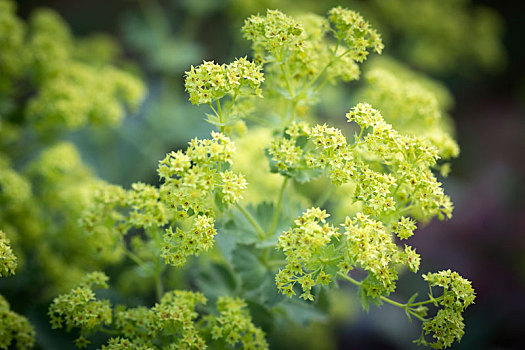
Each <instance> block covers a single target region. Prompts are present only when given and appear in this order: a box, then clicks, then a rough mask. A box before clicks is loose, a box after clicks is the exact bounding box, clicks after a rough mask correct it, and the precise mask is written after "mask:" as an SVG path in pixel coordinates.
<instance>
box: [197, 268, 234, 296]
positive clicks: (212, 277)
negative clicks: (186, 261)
mask: <svg viewBox="0 0 525 350" xmlns="http://www.w3.org/2000/svg"><path fill="white" fill-rule="evenodd" d="M195 283H196V284H197V287H198V288H199V290H200V291H201V292H202V293H204V295H206V297H208V298H209V299H217V298H218V297H220V296H223V295H233V294H234V291H235V289H236V285H237V282H236V280H235V276H234V275H233V274H232V272H231V271H230V270H229V269H228V268H227V267H226V266H223V265H218V264H210V265H208V268H206V269H204V270H201V271H200V273H199V275H198V277H197V279H196V281H195Z"/></svg>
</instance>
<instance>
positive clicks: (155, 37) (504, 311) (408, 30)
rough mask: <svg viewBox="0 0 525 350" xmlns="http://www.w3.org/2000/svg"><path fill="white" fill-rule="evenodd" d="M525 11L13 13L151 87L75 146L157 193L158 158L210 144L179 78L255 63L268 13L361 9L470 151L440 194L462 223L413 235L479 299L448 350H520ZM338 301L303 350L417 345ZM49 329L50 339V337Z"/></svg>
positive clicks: (406, 328)
mask: <svg viewBox="0 0 525 350" xmlns="http://www.w3.org/2000/svg"><path fill="white" fill-rule="evenodd" d="M519 3H520V2H519V1H510V0H507V1H497V0H494V1H488V0H486V1H472V2H469V1H465V0H462V1H460V0H448V1H417V0H414V1H410V0H405V1H402V0H400V1H387V0H384V1H380V0H377V1H331V0H330V1H289V0H281V1H276V0H259V1H256V0H171V1H170V0H165V1H148V0H142V1H138V0H113V1H103V0H93V1H66V0H61V1H59V0H55V1H18V5H19V11H18V12H19V15H20V16H21V17H22V18H27V17H28V16H29V14H30V13H31V11H33V10H34V9H35V8H37V7H41V6H45V7H50V8H53V9H55V10H56V11H57V12H58V13H59V14H60V15H61V16H62V17H63V18H64V19H65V20H66V21H67V23H68V24H69V25H70V26H71V29H72V31H73V33H74V34H75V35H76V36H78V37H82V36H85V35H88V34H89V35H92V34H93V33H103V34H109V35H110V36H111V37H113V38H114V40H116V41H117V42H118V43H119V45H120V47H121V49H122V52H121V53H120V56H121V58H122V59H123V60H124V61H125V62H126V63H125V64H126V65H128V66H129V67H130V69H131V70H133V71H136V72H137V73H138V74H139V75H140V76H142V78H143V80H144V81H145V82H146V83H147V86H148V95H147V97H146V99H145V101H144V103H143V105H142V106H141V108H140V110H139V112H138V113H136V115H133V116H131V117H128V118H126V119H125V120H124V122H123V124H122V125H121V126H119V127H117V128H113V129H104V130H102V129H101V130H95V131H93V130H89V131H86V130H84V131H76V132H74V133H73V134H71V135H69V136H68V138H70V139H71V140H73V141H74V142H75V143H76V144H77V145H78V146H79V147H80V149H81V152H82V157H83V159H84V161H85V162H86V163H88V164H89V165H90V166H91V167H92V168H93V169H95V171H96V173H97V174H98V175H99V176H100V177H101V178H103V179H105V180H107V181H109V182H111V183H116V184H121V185H124V186H129V185H130V184H131V183H132V182H135V181H139V180H140V181H144V182H147V183H156V182H157V181H158V179H157V175H156V173H155V169H156V165H157V161H158V159H161V158H162V157H163V156H164V154H165V153H166V152H168V151H170V150H173V149H177V148H181V147H184V145H185V143H186V142H187V141H188V140H189V139H190V138H193V137H201V136H205V135H206V134H209V131H210V130H211V126H210V125H207V124H206V123H205V122H204V121H203V118H202V110H201V109H199V108H197V107H193V106H191V104H190V103H189V102H188V101H187V95H186V94H185V93H184V87H183V75H184V71H185V70H187V69H188V67H189V66H190V65H191V64H193V65H196V64H199V63H200V62H202V60H215V61H217V62H220V63H223V62H228V61H229V60H231V59H233V58H235V57H242V56H245V55H247V54H248V53H249V43H248V42H247V41H245V40H243V39H242V37H241V34H240V30H239V29H240V27H241V25H242V23H243V20H244V18H245V17H247V16H249V15H251V14H255V13H257V12H260V13H262V12H264V11H265V9H266V8H278V9H281V10H283V11H284V12H287V13H289V14H292V15H293V14H296V13H302V12H309V11H311V12H315V13H318V14H323V13H326V11H327V10H328V9H329V8H331V7H333V6H335V5H343V6H347V7H349V8H353V9H357V10H359V11H361V13H362V14H363V15H364V16H365V18H367V19H369V20H370V21H371V22H372V24H373V25H374V26H376V27H377V28H378V30H379V32H380V33H381V34H383V36H384V41H385V54H386V55H390V56H393V57H395V58H396V59H397V60H399V61H401V62H403V63H405V64H407V65H409V66H411V67H412V68H414V69H416V70H418V71H421V72H424V73H426V74H428V75H430V76H432V77H433V78H434V79H436V80H439V81H441V82H443V83H444V84H445V85H446V86H447V87H448V88H449V89H450V90H451V92H452V95H453V97H454V100H455V104H454V107H453V109H452V111H451V115H452V117H453V119H454V121H455V123H456V128H457V140H458V142H459V145H460V148H461V154H460V156H459V157H458V158H457V159H455V160H454V161H453V162H452V173H451V175H450V177H449V178H448V179H446V182H445V185H444V187H445V190H446V192H447V193H448V194H449V195H450V196H451V198H452V200H453V202H454V203H455V207H456V209H455V212H454V217H453V219H452V220H449V221H445V222H438V221H435V222H432V223H430V225H428V226H427V227H425V228H423V229H421V230H419V232H418V234H417V235H415V237H414V238H413V239H412V243H413V246H414V247H416V248H417V249H418V251H419V252H420V254H421V255H422V256H423V258H424V259H423V263H424V266H422V270H423V271H428V270H429V269H432V270H438V269H447V268H451V269H454V270H456V271H458V273H460V274H461V275H463V276H465V277H466V278H468V279H470V280H471V281H472V282H473V286H474V288H475V290H476V292H477V296H478V298H477V300H476V304H475V306H473V307H471V308H469V310H468V311H467V312H466V315H465V317H466V320H465V321H466V325H467V326H466V329H465V332H466V334H465V336H464V338H463V340H462V342H461V343H460V344H456V345H454V346H453V349H524V348H525V338H524V337H523V331H524V330H525V321H524V319H523V315H524V314H525V299H524V298H523V296H524V295H525V286H524V284H525V282H524V281H525V273H524V271H525V206H524V200H523V198H524V195H525V191H524V180H525V162H524V160H525V159H524V157H523V154H524V151H525V117H524V115H525V113H524V110H525V66H524V64H523V63H524V62H525V47H524V45H523V37H524V35H525V28H524V27H525V12H524V11H523V10H520V9H518V7H519ZM350 93H351V90H349V92H348V94H350ZM350 99H351V96H350ZM353 104H354V103H350V102H349V103H348V105H347V106H342V107H341V108H342V109H341V111H339V109H338V108H334V109H335V110H336V111H338V112H340V113H339V115H336V116H332V117H331V116H330V115H328V116H327V118H342V114H341V113H344V111H346V110H348V109H349V108H350V107H351V106H352V105H353ZM406 279H407V281H406V282H411V281H410V280H409V277H406ZM400 285H402V283H400ZM349 289H350V288H349ZM407 289H408V288H407ZM400 292H401V293H403V290H401V291H400ZM407 293H408V291H407ZM350 295H351V296H353V295H354V293H353V291H351V294H350ZM340 299H341V300H340V308H341V309H342V311H343V312H341V314H342V316H341V319H340V320H338V321H337V322H335V321H334V322H333V323H332V324H329V325H328V326H327V328H326V329H328V331H326V329H325V330H324V331H320V330H319V329H320V327H319V326H315V325H314V326H312V327H311V329H309V332H310V334H312V335H313V336H312V337H309V338H308V339H307V341H304V340H303V342H304V344H302V347H303V348H305V349H328V348H335V349H406V348H408V346H409V344H410V340H411V339H414V338H416V337H417V334H416V333H417V327H416V326H415V325H411V324H409V323H408V322H407V321H406V317H405V315H404V313H403V312H402V311H400V310H394V309H393V308H392V309H391V308H390V307H389V306H383V307H382V309H381V310H378V309H377V308H373V309H372V310H371V311H370V314H368V315H367V314H365V313H364V312H362V311H361V310H360V309H359V306H358V304H357V303H356V302H355V300H354V299H352V298H351V297H349V296H348V295H347V294H344V293H341V295H340ZM38 330H39V329H37V331H38ZM49 332H51V333H49V334H47V335H45V334H44V335H43V337H52V336H53V333H52V331H49ZM302 334H303V332H299V331H298V332H297V334H296V335H295V336H294V334H293V332H292V333H290V332H289V333H287V334H282V335H278V339H280V340H281V341H280V342H279V343H280V344H279V348H283V349H291V348H294V347H297V344H300V343H301V339H302ZM39 336H42V335H39ZM276 346H277V345H276Z"/></svg>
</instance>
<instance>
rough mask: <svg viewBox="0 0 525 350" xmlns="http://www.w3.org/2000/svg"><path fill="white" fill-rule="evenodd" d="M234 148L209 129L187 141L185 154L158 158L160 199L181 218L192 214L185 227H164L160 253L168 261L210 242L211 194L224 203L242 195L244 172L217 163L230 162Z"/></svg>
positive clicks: (212, 230)
mask: <svg viewBox="0 0 525 350" xmlns="http://www.w3.org/2000/svg"><path fill="white" fill-rule="evenodd" d="M234 151H235V146H234V144H233V142H232V141H231V140H230V139H229V138H228V137H226V136H224V135H223V134H220V133H216V132H212V139H209V140H198V139H194V140H192V141H190V144H189V147H188V149H187V151H186V154H184V153H182V152H172V153H169V154H168V155H167V156H166V158H164V159H163V160H161V161H160V163H159V169H158V173H159V175H160V177H161V178H162V179H163V180H164V183H163V184H162V185H161V188H160V192H161V196H162V200H163V202H165V203H166V204H167V205H168V206H169V207H170V208H171V209H173V210H175V211H176V212H177V214H178V215H179V218H181V219H182V218H186V217H188V216H192V215H193V217H192V218H189V220H190V221H191V223H190V224H189V227H188V229H186V230H182V229H179V228H177V230H176V232H173V230H172V229H171V228H168V230H167V231H166V234H165V235H164V246H163V248H162V249H163V252H162V256H163V257H164V258H165V259H166V261H167V262H168V263H170V264H173V265H177V266H180V265H182V264H184V262H185V261H186V256H188V255H190V254H198V253H199V252H201V251H203V250H204V251H205V250H208V249H209V248H210V247H211V246H212V245H213V237H214V236H215V234H216V233H217V232H216V230H215V228H214V227H213V224H214V208H213V204H212V203H213V198H216V199H218V200H219V202H221V203H223V204H224V205H229V204H234V203H236V202H237V201H239V200H240V199H241V198H242V191H243V190H244V189H245V188H246V180H245V179H244V176H243V175H241V174H235V173H234V172H232V171H230V170H226V169H225V170H222V169H224V167H221V164H224V165H229V164H232V157H233V153H234ZM214 196H215V197H214Z"/></svg>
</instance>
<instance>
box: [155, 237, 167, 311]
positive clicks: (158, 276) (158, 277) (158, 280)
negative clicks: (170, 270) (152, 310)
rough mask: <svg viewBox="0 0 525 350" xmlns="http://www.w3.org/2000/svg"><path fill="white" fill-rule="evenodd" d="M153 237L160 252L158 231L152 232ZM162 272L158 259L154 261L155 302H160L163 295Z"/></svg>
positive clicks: (160, 262) (162, 267)
mask: <svg viewBox="0 0 525 350" xmlns="http://www.w3.org/2000/svg"><path fill="white" fill-rule="evenodd" d="M153 237H154V239H155V244H156V245H157V249H158V251H160V250H161V240H160V236H159V230H158V229H155V231H154V232H153ZM162 272H164V266H163V264H162V261H161V260H160V257H158V258H157V259H156V260H155V276H154V278H155V292H156V293H157V301H159V302H160V299H161V298H162V296H163V295H164V285H163V284H162Z"/></svg>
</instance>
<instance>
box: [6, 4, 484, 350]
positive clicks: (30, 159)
mask: <svg viewBox="0 0 525 350" xmlns="http://www.w3.org/2000/svg"><path fill="white" fill-rule="evenodd" d="M414 6H415V5H414ZM0 9H2V10H3V11H1V12H0V27H2V28H4V27H5V28H7V29H9V30H6V31H5V32H4V31H2V32H0V48H1V49H2V50H0V73H2V78H1V79H2V80H1V81H0V113H1V114H0V116H1V117H2V119H1V120H0V127H1V129H0V135H1V137H2V138H1V145H0V207H1V209H2V211H1V213H0V225H1V227H2V228H3V229H4V230H5V232H6V234H4V233H3V232H2V231H0V259H1V260H0V263H1V264H2V267H1V270H0V272H1V274H2V276H4V275H8V274H12V273H13V271H14V269H15V267H16V264H17V258H15V256H14V255H13V251H12V250H11V248H10V246H9V242H10V241H9V240H8V239H7V237H9V239H10V240H11V241H12V242H13V247H14V248H13V250H14V251H15V253H17V256H18V257H19V261H20V265H21V266H22V267H24V271H25V270H27V271H28V272H27V273H28V274H31V273H35V271H38V273H40V272H41V273H42V274H43V277H42V281H40V282H39V287H41V288H42V289H43V293H42V294H43V296H41V297H42V298H44V299H46V298H48V297H49V295H54V296H55V295H58V296H56V297H55V298H54V300H53V301H52V302H51V304H50V306H49V312H48V315H49V318H50V321H51V325H52V327H53V328H56V329H61V328H63V329H65V331H67V332H74V333H75V334H76V340H75V345H76V346H77V347H79V348H83V347H87V346H88V345H90V344H92V343H93V346H96V345H99V346H101V347H102V348H104V349H126V348H137V349H157V348H169V349H205V348H212V349H223V348H243V349H267V348H269V343H270V342H269V341H268V340H267V339H270V338H271V336H272V330H273V328H274V327H278V326H279V325H282V324H285V325H286V324H289V323H290V322H293V321H294V320H292V319H294V318H295V321H296V322H302V323H305V324H307V323H309V322H312V321H318V320H320V319H323V318H324V317H326V316H327V314H328V312H329V309H330V307H329V305H327V304H329V301H328V300H330V295H331V294H333V293H334V291H335V290H336V288H337V286H338V284H339V283H341V282H350V283H351V284H354V285H356V286H357V287H358V289H357V295H358V298H359V301H360V303H361V305H362V307H363V308H364V309H365V310H368V309H369V307H370V304H374V305H381V304H383V303H389V304H392V305H394V306H397V307H400V308H402V309H403V310H404V311H405V312H406V315H407V317H408V318H409V319H411V318H412V317H415V318H416V319H418V321H421V324H422V326H421V327H422V335H421V337H420V338H419V339H418V340H417V341H416V342H417V343H418V344H421V345H428V346H432V347H434V348H446V347H449V346H451V344H452V343H453V342H454V341H459V340H460V339H461V337H462V335H463V328H464V323H463V316H462V314H463V312H464V311H465V309H466V308H467V306H469V305H470V304H472V303H473V301H474V298H475V293H474V290H473V289H472V287H471V284H470V282H469V281H467V280H466V279H464V278H462V277H461V276H459V275H458V274H457V273H455V272H451V271H450V270H447V271H440V272H437V273H426V274H423V275H422V277H423V279H424V280H426V281H427V282H428V283H429V295H428V299H423V300H416V298H417V293H416V294H414V296H413V297H411V298H410V299H409V300H408V301H407V302H406V303H404V304H403V303H400V302H397V301H395V300H393V298H396V297H393V298H392V297H391V295H392V294H393V293H395V292H396V290H397V287H398V282H399V276H400V275H401V274H402V273H404V272H405V271H406V270H409V271H410V272H412V273H414V274H417V273H418V271H419V270H420V269H423V267H422V265H421V257H420V255H419V254H418V253H417V252H416V250H415V249H414V248H413V247H411V246H410V245H408V243H405V242H408V239H410V237H412V236H413V235H414V234H415V233H416V231H417V228H418V227H421V226H422V225H424V224H425V223H427V222H429V221H430V220H431V219H432V218H434V217H438V218H439V219H441V220H444V219H449V218H451V217H452V211H453V204H452V202H451V200H450V198H449V197H448V196H447V195H446V194H445V191H444V189H443V186H442V183H441V182H440V181H439V180H438V179H439V178H438V175H436V174H435V172H436V171H440V172H441V175H443V176H446V174H447V173H448V171H449V170H450V167H449V165H447V163H444V162H443V161H442V160H445V161H446V160H449V159H451V158H453V157H457V156H458V154H459V147H458V145H457V143H456V141H455V140H454V137H453V128H452V126H451V122H450V119H449V117H448V115H447V113H448V111H449V108H450V104H451V102H450V97H449V95H448V93H447V92H446V90H445V89H444V88H443V87H442V86H441V85H439V84H438V83H435V82H434V81H432V80H430V79H429V78H426V77H424V76H422V75H420V74H418V73H415V72H412V71H410V70H409V69H408V68H405V67H404V66H402V65H401V64H399V63H396V62H394V61H391V60H383V61H380V60H375V62H372V63H371V64H370V66H369V67H368V68H367V69H365V71H364V72H365V73H364V74H362V68H361V64H362V63H363V62H365V61H366V60H367V59H368V58H369V56H372V55H374V54H381V53H382V51H383V49H384V44H383V40H382V38H381V35H380V34H379V32H378V31H377V30H376V29H375V28H374V27H373V26H372V25H370V24H369V22H368V21H366V20H365V19H364V17H363V16H361V15H360V14H359V13H357V12H355V11H351V10H348V9H345V8H343V7H340V6H339V7H335V8H333V9H331V10H330V11H328V13H327V15H326V16H324V17H323V16H319V15H314V14H308V15H301V16H296V17H291V16H288V15H286V14H284V13H283V12H281V11H279V10H267V11H266V13H265V14H263V15H260V14H258V15H252V16H250V17H248V18H247V19H246V20H245V22H244V25H243V26H242V29H241V32H242V35H243V37H244V38H245V39H247V40H248V41H250V42H251V48H252V51H251V54H250V57H251V58H248V57H249V56H245V57H242V58H237V59H235V60H233V61H232V62H231V63H225V64H219V63H215V62H214V61H206V60H205V61H203V63H202V64H200V65H197V66H191V67H190V68H189V70H188V71H187V72H186V73H185V81H184V87H185V90H186V92H187V93H188V95H189V101H190V102H191V104H193V105H198V106H199V107H198V108H200V111H202V109H204V108H206V109H207V111H208V113H205V115H206V121H207V122H208V123H209V124H211V125H212V126H213V127H214V128H215V129H216V130H214V131H211V133H210V137H208V138H197V137H196V138H194V139H192V140H191V141H189V142H188V146H187V148H186V149H185V150H183V149H178V150H173V151H170V152H168V153H167V154H166V156H165V157H164V158H163V159H161V160H160V161H159V162H158V167H157V174H158V176H159V183H157V184H147V183H144V182H135V183H133V184H132V185H131V186H130V188H129V189H128V188H125V187H123V186H120V185H117V184H109V183H107V182H105V181H102V180H100V179H98V178H97V177H96V176H95V175H94V174H93V172H92V170H90V169H89V168H88V167H87V166H86V165H84V164H83V162H82V160H81V156H80V154H79V152H78V151H77V149H76V147H75V145H74V144H73V143H71V142H69V141H64V140H63V139H62V138H63V137H62V136H63V134H62V132H63V131H73V130H78V129H80V128H85V127H95V126H103V127H106V128H107V127H108V126H112V125H116V124H117V123H119V122H120V121H121V120H122V119H123V117H124V116H125V115H126V113H130V112H132V111H134V110H136V109H137V108H138V107H139V105H140V103H141V100H142V98H143V96H144V88H143V86H142V84H141V83H140V82H139V80H138V79H137V78H136V77H135V76H133V75H132V74H131V73H129V72H126V71H124V70H123V69H121V68H118V54H117V52H118V50H117V48H116V47H115V45H114V44H113V43H112V42H111V40H108V39H104V38H101V37H94V38H92V39H87V40H84V41H78V40H76V39H74V38H73V37H72V35H71V34H70V32H69V29H68V27H67V25H66V24H65V23H64V22H63V21H62V20H61V19H60V17H58V15H56V14H55V13H54V12H52V11H50V10H40V11H37V12H36V13H35V14H33V15H32V17H31V18H30V20H29V23H28V24H26V23H25V22H23V21H22V20H20V19H18V18H17V17H16V16H15V5H14V3H13V2H10V1H5V0H0ZM4 33H6V34H4ZM137 40H138V41H140V40H139V39H137ZM136 44H137V45H139V46H140V45H146V46H147V47H150V46H148V44H147V43H145V42H142V41H140V43H139V42H137V43H136ZM149 45H155V43H151V44H149ZM17 58H23V59H22V60H19V59H17ZM163 62H164V61H163V60H162V59H161V58H159V57H152V60H151V61H150V63H151V65H152V66H153V67H154V68H155V69H161V70H162V69H164V68H166V67H164V66H163ZM171 68H173V67H171ZM173 69H175V68H173ZM361 75H363V76H364V83H363V84H362V85H361V86H360V87H359V89H358V90H357V93H356V96H357V97H358V99H359V100H360V101H361V102H360V103H358V104H357V105H355V106H354V107H351V106H347V105H346V106H344V108H345V109H346V110H348V113H347V114H346V121H347V122H348V123H349V124H346V126H344V127H343V126H341V125H342V124H343V123H341V122H338V123H337V125H338V126H339V127H335V126H330V125H328V123H325V120H323V119H322V117H321V116H320V114H321V113H319V110H318V109H317V108H318V106H319V105H320V103H321V102H322V100H323V97H324V95H323V94H324V91H325V89H326V88H327V87H329V86H330V85H332V86H336V87H337V88H343V85H342V84H341V82H352V81H355V80H358V79H359V78H360V77H361ZM18 86H21V87H22V88H18ZM28 91H29V93H28ZM196 108H197V107H196ZM340 120H341V121H343V118H340ZM352 132H353V133H354V134H353V135H352ZM349 135H352V136H349ZM26 140H30V141H31V142H32V143H30V144H26ZM35 149H37V150H38V152H34V150H35ZM35 153H36V155H35ZM275 182H280V186H279V184H277V185H276V184H275ZM316 186H317V187H321V190H316ZM323 192H324V193H323ZM348 202H350V208H349V207H348V206H347V205H348ZM341 208H342V209H341ZM348 208H349V209H348ZM336 211H338V214H337V215H333V216H331V215H330V213H333V212H336ZM340 213H343V214H342V215H341V214H340ZM331 218H333V219H331ZM401 240H403V241H404V242H403V244H402V245H401V244H400V241H401ZM32 254H36V255H35V256H36V258H32ZM34 260H36V261H37V262H35V261H34ZM24 265H26V266H24ZM102 270H105V271H106V272H107V273H108V275H111V276H112V280H113V281H114V282H113V283H112V284H111V285H110V284H109V283H108V281H109V277H108V275H106V274H105V273H104V272H101V271H102ZM93 271H98V272H93ZM356 271H357V273H356ZM114 275H115V276H116V277H117V278H113V276H114ZM356 276H361V277H359V278H358V277H356ZM126 283H127V284H126ZM130 285H131V287H130ZM435 287H440V288H442V289H443V293H442V294H441V295H440V296H435V295H434V291H435ZM433 288H434V290H433ZM297 295H299V298H297V297H296V296H297ZM0 302H1V303H0V304H1V305H0V313H3V314H5V315H6V316H5V317H3V318H2V319H3V320H4V322H5V326H3V327H2V328H1V331H0V333H1V332H4V330H5V332H6V335H5V336H3V337H1V339H2V340H3V341H4V343H0V346H4V347H6V348H7V347H9V346H10V344H12V343H13V341H15V342H16V344H17V345H16V346H18V347H19V348H24V347H29V346H31V345H32V343H33V333H34V332H33V330H32V328H31V326H30V324H29V323H28V321H27V320H26V319H25V318H23V317H21V316H19V315H18V314H15V313H14V312H12V311H10V309H9V305H8V304H7V302H6V301H5V300H4V299H3V298H2V299H1V300H0ZM2 303H3V304H2ZM4 304H5V305H4ZM2 305H3V307H2ZM430 305H434V306H435V308H436V309H437V310H430V309H429V308H428V306H430ZM4 339H5V340H4Z"/></svg>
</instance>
